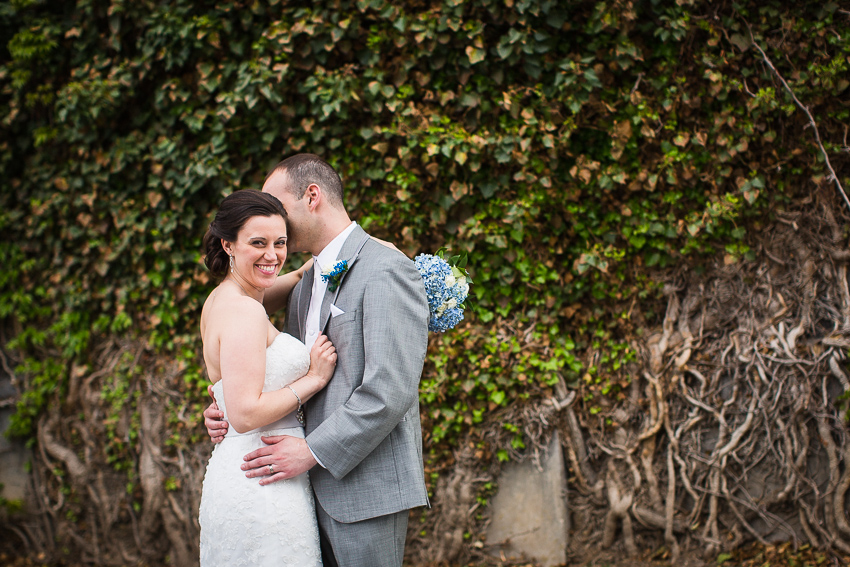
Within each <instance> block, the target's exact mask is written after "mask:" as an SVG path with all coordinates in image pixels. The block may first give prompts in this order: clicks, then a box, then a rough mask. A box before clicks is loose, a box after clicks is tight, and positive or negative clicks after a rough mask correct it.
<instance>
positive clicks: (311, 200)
mask: <svg viewBox="0 0 850 567" xmlns="http://www.w3.org/2000/svg"><path fill="white" fill-rule="evenodd" d="M322 196H323V195H322V188H321V187H319V186H318V185H316V184H315V183H311V184H310V186H309V187H307V191H305V192H304V197H305V198H306V199H307V208H308V209H310V211H311V212H312V211H315V210H316V207H317V206H318V205H319V202H320V201H321V200H322Z"/></svg>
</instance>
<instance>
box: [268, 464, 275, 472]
mask: <svg viewBox="0 0 850 567" xmlns="http://www.w3.org/2000/svg"><path fill="white" fill-rule="evenodd" d="M273 467H274V465H273V464H271V465H269V474H274V468H273Z"/></svg>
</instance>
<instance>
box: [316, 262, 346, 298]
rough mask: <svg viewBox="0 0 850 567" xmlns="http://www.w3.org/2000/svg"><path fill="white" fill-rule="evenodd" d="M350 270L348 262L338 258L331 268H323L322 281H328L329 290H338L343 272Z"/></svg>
mask: <svg viewBox="0 0 850 567" xmlns="http://www.w3.org/2000/svg"><path fill="white" fill-rule="evenodd" d="M347 271H348V262H346V261H345V260H337V261H336V262H334V264H333V266H331V267H330V268H325V269H324V270H322V281H323V282H328V290H329V291H336V288H338V287H339V282H340V280H342V276H343V274H345V272H347Z"/></svg>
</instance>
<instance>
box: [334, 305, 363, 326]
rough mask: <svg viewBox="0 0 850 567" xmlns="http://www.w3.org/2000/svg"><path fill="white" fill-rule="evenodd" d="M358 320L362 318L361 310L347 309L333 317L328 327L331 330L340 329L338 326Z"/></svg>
mask: <svg viewBox="0 0 850 567" xmlns="http://www.w3.org/2000/svg"><path fill="white" fill-rule="evenodd" d="M358 320H360V311H359V310H356V309H355V310H353V311H347V312H345V313H343V314H342V315H337V316H336V317H331V320H330V322H329V323H328V329H329V330H333V329H338V328H340V327H342V326H344V325H348V324H351V323H353V322H355V321H358Z"/></svg>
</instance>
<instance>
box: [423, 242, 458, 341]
mask: <svg viewBox="0 0 850 567" xmlns="http://www.w3.org/2000/svg"><path fill="white" fill-rule="evenodd" d="M445 253H446V251H445V249H444V248H441V249H440V250H438V251H437V253H436V254H435V255H433V256H432V255H431V254H420V255H419V256H417V257H416V258H415V259H414V264H415V265H416V269H417V270H419V274H420V275H421V276H422V280H423V281H424V282H425V293H426V294H427V296H428V308H429V309H430V311H431V319H430V321H428V330H429V331H431V332H435V333H444V332H446V331H448V330H449V329H451V328H453V327H454V326H455V325H457V324H458V323H460V322H461V320H462V319H463V310H464V302H465V301H466V299H467V297H468V296H469V284H470V283H472V278H470V277H469V273H468V272H467V271H466V260H467V256H466V253H463V254H459V255H457V256H450V257H449V259H448V260H446V259H445V258H444V256H445Z"/></svg>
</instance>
